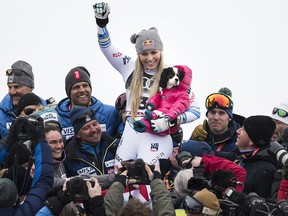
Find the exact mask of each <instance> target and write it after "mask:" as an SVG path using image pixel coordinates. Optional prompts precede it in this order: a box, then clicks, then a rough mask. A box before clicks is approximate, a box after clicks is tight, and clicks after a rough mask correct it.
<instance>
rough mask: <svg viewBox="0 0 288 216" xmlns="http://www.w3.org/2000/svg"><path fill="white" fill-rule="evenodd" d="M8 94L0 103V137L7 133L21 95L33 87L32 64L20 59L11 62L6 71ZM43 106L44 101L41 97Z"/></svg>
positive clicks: (30, 90)
mask: <svg viewBox="0 0 288 216" xmlns="http://www.w3.org/2000/svg"><path fill="white" fill-rule="evenodd" d="M6 76H7V77H8V79H7V85H8V94H7V95H6V96H5V97H4V98H3V99H2V101H1V103H0V119H1V121H0V138H1V137H2V138H3V137H5V136H7V135H8V129H9V128H10V125H11V122H12V120H13V119H15V118H16V116H17V115H16V111H17V107H18V102H19V100H20V98H21V96H22V95H24V94H27V93H31V92H32V91H33V89H34V74H33V71H32V66H31V65H30V64H29V63H27V62H25V61H22V60H19V61H16V62H15V63H14V64H12V66H11V69H8V70H7V71H6ZM41 100H42V102H43V104H44V106H46V101H45V100H43V99H41Z"/></svg>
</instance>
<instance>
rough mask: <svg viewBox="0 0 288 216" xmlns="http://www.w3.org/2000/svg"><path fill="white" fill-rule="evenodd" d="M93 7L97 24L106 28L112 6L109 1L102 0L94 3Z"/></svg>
mask: <svg viewBox="0 0 288 216" xmlns="http://www.w3.org/2000/svg"><path fill="white" fill-rule="evenodd" d="M93 8H94V14H95V18H96V23H97V25H98V26H100V27H101V28H104V27H105V26H106V25H107V24H108V22H109V18H108V15H109V14H110V6H109V5H108V3H105V2H101V3H96V4H94V5H93Z"/></svg>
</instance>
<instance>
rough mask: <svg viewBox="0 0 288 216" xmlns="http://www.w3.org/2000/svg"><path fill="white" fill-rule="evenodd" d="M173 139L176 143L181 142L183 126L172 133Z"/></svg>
mask: <svg viewBox="0 0 288 216" xmlns="http://www.w3.org/2000/svg"><path fill="white" fill-rule="evenodd" d="M170 136H171V138H172V140H173V141H174V142H176V143H181V142H182V140H183V130H182V128H181V127H179V128H178V129H177V131H175V132H174V133H172V134H170Z"/></svg>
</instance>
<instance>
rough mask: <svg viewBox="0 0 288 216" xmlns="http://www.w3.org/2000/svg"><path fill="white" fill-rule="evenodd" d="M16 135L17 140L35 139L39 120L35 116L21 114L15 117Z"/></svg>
mask: <svg viewBox="0 0 288 216" xmlns="http://www.w3.org/2000/svg"><path fill="white" fill-rule="evenodd" d="M13 124H14V126H15V135H16V140H17V141H27V140H35V139H36V137H37V134H35V129H37V128H38V121H37V119H36V118H34V117H33V116H20V117H17V118H16V119H14V121H13Z"/></svg>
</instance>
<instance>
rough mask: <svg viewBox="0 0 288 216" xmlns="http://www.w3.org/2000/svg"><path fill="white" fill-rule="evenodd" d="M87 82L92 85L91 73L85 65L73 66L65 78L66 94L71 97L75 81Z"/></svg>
mask: <svg viewBox="0 0 288 216" xmlns="http://www.w3.org/2000/svg"><path fill="white" fill-rule="evenodd" d="M79 82H87V83H88V84H89V86H90V88H92V87H91V80H90V73H89V72H88V70H87V69H86V68H85V67H83V66H77V67H75V68H72V69H71V70H70V71H69V73H68V74H67V75H66V78H65V91H66V95H67V96H68V97H69V98H70V91H71V88H72V86H73V85H74V84H75V83H79Z"/></svg>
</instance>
